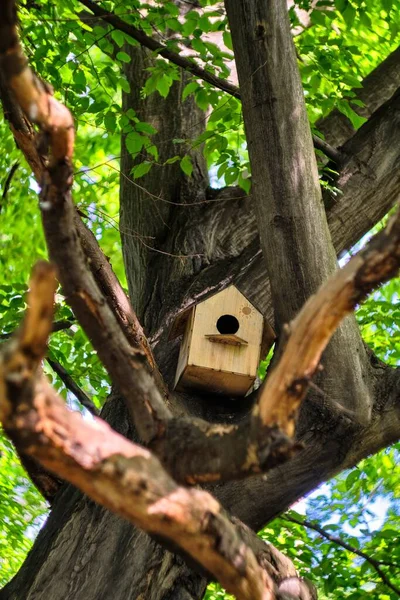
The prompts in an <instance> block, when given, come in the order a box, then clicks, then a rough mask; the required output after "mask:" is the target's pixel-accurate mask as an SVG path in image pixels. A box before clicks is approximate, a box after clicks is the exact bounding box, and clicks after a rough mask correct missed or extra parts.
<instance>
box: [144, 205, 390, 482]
mask: <svg viewBox="0 0 400 600" xmlns="http://www.w3.org/2000/svg"><path fill="white" fill-rule="evenodd" d="M399 267H400V210H398V211H397V213H396V215H395V216H394V217H392V219H391V220H390V221H389V223H388V225H387V227H386V229H385V230H384V231H381V232H380V233H379V234H377V235H376V236H375V237H374V238H373V239H372V240H371V242H370V243H369V244H368V245H367V246H366V248H365V249H363V250H362V251H360V252H359V253H358V254H357V255H356V256H354V257H353V258H352V259H351V260H350V261H349V262H348V264H347V265H346V266H345V267H343V268H342V269H340V270H338V271H337V272H336V273H335V274H334V275H332V277H331V278H330V279H329V280H328V281H327V282H326V283H325V284H324V285H323V286H322V287H321V288H320V289H319V290H318V291H317V293H316V294H315V295H314V296H311V298H310V299H309V300H308V302H307V303H306V304H305V305H304V307H303V308H302V310H301V311H300V313H299V314H298V315H297V316H296V318H295V319H294V320H293V321H292V322H291V323H290V325H289V326H288V327H287V342H286V345H285V347H284V349H283V352H282V355H281V357H280V359H279V361H278V362H277V364H276V366H275V367H274V368H273V369H272V371H271V373H270V374H269V376H268V378H267V380H266V382H265V384H264V385H263V386H262V388H261V390H260V393H259V398H258V402H257V404H256V405H255V407H254V409H253V412H252V415H251V418H250V419H248V420H245V421H244V422H242V423H240V424H239V425H222V424H218V425H215V424H210V423H206V422H204V421H201V420H200V419H182V418H180V419H171V420H170V421H169V422H168V423H167V424H166V428H165V434H164V436H162V437H161V439H159V440H156V442H155V443H154V446H153V448H154V450H155V451H156V453H157V455H158V456H159V457H160V458H161V460H162V462H163V464H164V465H166V466H168V470H169V471H170V472H171V473H172V474H173V476H174V477H175V478H176V479H177V480H178V481H185V482H186V483H192V484H193V483H196V482H204V481H213V480H227V479H232V478H241V477H245V476H247V475H248V474H249V473H259V472H262V471H268V470H270V469H271V468H272V467H274V466H276V465H277V464H279V463H281V462H284V461H286V460H288V458H290V457H291V456H293V454H294V453H295V452H296V450H298V449H299V445H297V446H296V444H293V442H291V438H292V437H293V436H294V433H295V424H296V421H297V414H298V409H299V406H300V404H301V402H302V400H303V399H304V397H305V395H306V393H307V390H308V387H309V385H310V383H311V380H312V378H313V376H314V374H315V373H316V371H317V370H318V367H319V361H320V357H321V354H322V352H323V350H324V349H325V347H326V346H327V344H328V342H329V340H330V339H331V337H332V335H333V333H334V332H335V330H336V329H337V327H338V326H339V324H340V323H341V321H342V320H343V319H344V318H345V317H346V315H348V314H350V313H351V312H352V311H353V310H354V309H355V307H356V306H357V304H359V303H360V302H361V301H362V300H363V299H364V298H365V297H366V296H367V295H368V294H369V293H370V292H371V291H373V290H374V289H375V288H376V287H377V286H378V285H380V284H381V283H384V282H385V281H387V280H389V279H391V278H392V277H394V276H396V275H397V273H398V270H399ZM339 410H340V409H339ZM342 412H343V413H344V414H348V411H345V410H343V411H342ZM350 416H353V415H350ZM187 447H190V448H191V449H192V451H191V453H190V454H188V453H185V448H187ZM232 448H235V453H234V455H232Z"/></svg>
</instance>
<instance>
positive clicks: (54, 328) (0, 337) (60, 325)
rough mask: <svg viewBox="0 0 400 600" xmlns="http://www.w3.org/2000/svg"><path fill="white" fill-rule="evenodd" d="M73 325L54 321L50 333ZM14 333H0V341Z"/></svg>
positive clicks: (69, 322)
mask: <svg viewBox="0 0 400 600" xmlns="http://www.w3.org/2000/svg"><path fill="white" fill-rule="evenodd" d="M73 324H74V321H55V322H54V323H53V325H52V326H51V332H52V333H57V332H58V331H64V330H65V329H70V327H71V326H72V325H73ZM12 335H14V332H13V331H11V332H10V333H2V334H0V340H8V339H9V338H10V337H11V336H12Z"/></svg>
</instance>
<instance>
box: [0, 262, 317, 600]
mask: <svg viewBox="0 0 400 600" xmlns="http://www.w3.org/2000/svg"><path fill="white" fill-rule="evenodd" d="M54 291H55V276H54V269H53V268H52V267H51V266H50V265H49V264H48V263H39V264H38V265H37V266H36V268H35V269H34V271H33V275H32V280H31V286H30V293H29V301H28V307H29V308H28V311H27V314H26V318H25V322H24V324H23V326H22V328H21V330H20V332H19V333H18V334H17V335H16V336H15V337H13V338H12V339H11V340H10V341H8V342H6V344H5V345H4V346H5V348H4V347H3V349H2V353H1V355H0V359H1V362H0V418H1V420H2V422H3V426H4V429H5V431H6V433H7V434H8V435H9V436H10V437H11V438H12V439H13V441H14V443H15V444H16V446H17V447H18V448H19V450H20V451H21V452H22V453H23V454H25V455H28V456H31V457H33V458H34V459H36V460H38V461H39V462H40V463H41V464H42V465H43V466H44V467H45V468H46V469H48V470H49V471H52V472H53V473H56V474H57V475H58V476H60V477H62V478H63V479H65V480H67V481H70V482H71V483H73V484H74V485H75V486H77V487H78V488H80V489H81V490H82V491H83V492H85V493H86V494H88V495H89V496H90V497H91V498H93V499H94V500H96V501H97V502H99V503H101V504H102V505H104V506H106V507H108V508H109V509H110V510H112V511H113V512H115V513H117V514H119V515H121V516H123V517H125V518H127V519H128V520H130V521H132V522H133V523H134V524H136V525H138V526H139V527H141V528H142V529H144V530H145V531H147V532H148V533H150V534H154V535H157V536H161V537H164V538H166V539H167V540H169V541H170V542H172V543H174V544H176V545H177V546H178V547H180V548H181V549H182V550H183V551H184V552H187V553H188V554H190V555H191V556H192V557H193V558H194V559H195V561H197V562H199V563H200V564H201V565H202V566H203V567H204V568H205V569H206V570H207V571H208V572H209V573H212V574H213V575H214V576H215V577H216V578H217V579H218V580H219V581H220V582H221V583H222V585H224V586H225V587H226V589H227V590H229V591H231V592H233V593H234V594H236V596H237V597H238V598H239V599H243V600H275V599H278V598H281V597H283V596H281V595H280V592H279V589H278V586H277V585H276V583H275V582H274V580H273V579H272V577H271V576H270V575H269V574H268V572H267V570H266V569H264V568H263V567H262V566H261V565H260V564H259V563H258V562H257V559H256V557H255V555H254V553H253V551H252V550H251V549H250V548H249V546H248V545H247V544H246V543H245V541H244V537H245V536H243V535H242V534H241V533H240V528H238V527H236V526H235V525H234V524H233V522H232V521H231V520H230V518H229V516H228V515H227V514H226V513H225V512H224V510H223V509H222V507H221V506H220V505H219V503H218V502H217V501H216V500H215V499H214V498H213V497H212V496H211V495H210V494H208V493H207V492H204V491H201V490H197V489H185V488H182V487H179V486H178V485H177V484H176V483H175V482H174V481H173V479H172V478H171V477H170V476H169V475H168V474H167V473H166V471H165V470H164V469H163V467H162V466H161V464H160V462H159V461H158V459H157V458H155V457H154V456H153V455H152V454H151V452H149V451H148V450H147V449H145V448H142V447H140V446H138V445H136V444H133V443H131V442H129V441H128V440H127V439H125V438H124V437H122V436H121V435H119V434H117V433H116V432H115V431H113V430H112V429H111V428H110V427H109V426H108V425H107V424H106V423H105V422H104V421H102V420H101V419H98V418H96V417H95V418H94V421H93V422H88V421H86V420H84V419H83V418H82V416H81V415H80V414H79V413H74V412H70V411H69V410H68V409H67V408H66V407H65V404H64V402H63V401H62V400H61V399H60V398H59V397H58V396H57V394H56V393H55V391H54V390H53V389H52V388H51V387H50V385H49V384H48V382H47V380H46V379H45V378H44V376H43V374H42V372H41V368H40V361H41V359H42V358H43V356H44V353H45V350H46V344H47V336H48V334H49V333H50V331H51V326H52V317H53V310H52V309H53V296H54ZM247 537H249V536H247ZM269 568H270V567H269ZM287 584H288V582H287V580H284V581H283V582H282V586H285V585H286V586H287ZM298 586H299V587H302V588H303V591H304V592H305V593H308V588H307V586H306V585H305V584H303V583H302V582H301V581H300V580H299V581H298ZM303 597H306V598H307V597H308V598H311V597H312V596H311V592H310V593H309V595H308V596H303Z"/></svg>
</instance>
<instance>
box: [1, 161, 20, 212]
mask: <svg viewBox="0 0 400 600" xmlns="http://www.w3.org/2000/svg"><path fill="white" fill-rule="evenodd" d="M18 167H19V162H18V161H17V162H15V163H14V164H13V166H12V167H11V169H10V170H9V172H8V175H7V177H6V180H5V182H4V187H3V193H2V195H1V202H0V213H1V211H2V208H3V206H4V202H5V200H6V198H7V193H8V190H9V189H10V185H11V181H12V178H13V177H14V175H15V172H16V170H17V169H18Z"/></svg>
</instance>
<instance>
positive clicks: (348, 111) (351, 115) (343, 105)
mask: <svg viewBox="0 0 400 600" xmlns="http://www.w3.org/2000/svg"><path fill="white" fill-rule="evenodd" d="M337 108H338V110H339V111H340V112H341V113H343V114H344V115H346V117H347V118H348V119H350V121H351V124H352V125H353V127H354V129H359V128H360V127H361V126H362V125H364V123H366V121H367V119H365V118H364V117H360V116H359V115H358V114H357V113H356V112H355V111H354V110H353V109H352V108H351V106H350V104H349V103H348V102H347V100H339V101H338V102H337Z"/></svg>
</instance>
